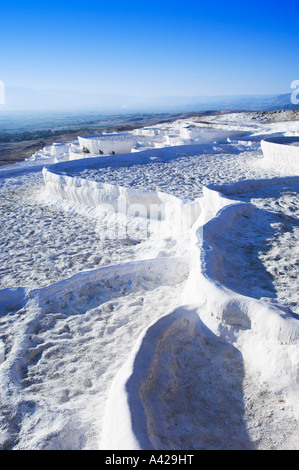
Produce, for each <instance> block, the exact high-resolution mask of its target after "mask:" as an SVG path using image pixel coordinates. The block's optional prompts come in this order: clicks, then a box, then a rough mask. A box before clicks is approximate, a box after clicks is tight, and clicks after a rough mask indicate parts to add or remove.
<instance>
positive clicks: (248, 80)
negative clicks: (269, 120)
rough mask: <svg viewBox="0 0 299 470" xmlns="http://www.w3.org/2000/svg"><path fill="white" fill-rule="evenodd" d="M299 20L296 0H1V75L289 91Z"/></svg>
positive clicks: (295, 70)
mask: <svg viewBox="0 0 299 470" xmlns="http://www.w3.org/2000/svg"><path fill="white" fill-rule="evenodd" d="M298 20H299V2H298V0H296V1H288V0H285V1H283V2H282V1H280V2H279V3H275V2H273V1H263V0H259V1H256V0H251V1H247V2H242V1H240V0H239V1H232V0H227V1H218V0H213V1H209V0H206V1H204V2H202V1H200V0H197V1H189V0H185V1H183V0H181V1H179V2H178V1H163V0H160V1H157V0H151V1H150V2H147V1H146V2H144V1H142V0H140V1H138V2H137V1H130V0H128V1H117V0H116V1H109V0H105V1H101V0H96V1H93V0H85V1H72V2H71V1H67V2H66V1H65V0H60V1H56V0H51V1H48V0H45V1H39V2H37V1H36V2H34V1H22V2H18V1H14V0H3V2H1V6H0V48H1V54H0V80H2V81H3V82H4V83H5V85H6V86H8V85H13V86H22V87H27V88H38V89H47V88H52V89H53V88H54V89H71V90H77V91H83V92H99V93H117V94H126V95H138V96H146V97H148V96H159V95H177V96H192V95H232V94H237V95H238V94H273V93H287V92H290V91H291V90H290V84H291V82H292V81H293V80H296V79H299V60H298V46H299V26H298V25H299V23H298Z"/></svg>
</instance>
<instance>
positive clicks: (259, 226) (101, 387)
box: [0, 113, 299, 450]
mask: <svg viewBox="0 0 299 470" xmlns="http://www.w3.org/2000/svg"><path fill="white" fill-rule="evenodd" d="M298 136H299V124H298V121H281V122H279V121H278V122H274V123H271V122H267V121H265V120H262V119H260V120H259V119H254V113H248V114H247V113H236V114H234V113H232V114H220V115H218V116H215V115H213V116H209V117H207V118H206V121H205V122H201V121H200V119H199V118H192V119H185V120H178V121H175V122H174V123H169V124H168V123H164V124H163V125H155V126H152V127H148V128H143V129H136V130H134V131H130V132H125V133H119V134H117V133H115V134H111V133H110V134H102V135H98V136H97V135H91V136H80V137H79V138H78V141H74V142H69V143H63V144H61V143H59V142H57V143H54V144H53V145H52V146H49V147H45V148H44V149H41V150H40V151H39V152H36V153H35V154H34V155H33V156H32V157H31V158H30V159H28V160H27V161H25V162H22V163H17V164H15V165H11V166H5V167H2V168H1V169H0V214H1V219H2V223H1V233H0V238H1V247H2V248H1V252H0V258H1V262H0V332H1V334H0V384H1V386H0V391H1V400H0V407H1V416H0V446H1V448H2V449H15V450H17V449H38V450H47V449H73V450H75V449H76V450H83V449H105V450H107V449H114V450H120V449H127V450H136V449H157V450H163V449H168V450H175V449H177V450H184V449H188V450H195V449H206V450H208V449H210V450H212V449H222V450H228V449H242V450H244V449H259V450H262V449H265V450H268V449H276V450H286V449H293V450H295V449H296V450H297V449H298V448H299V439H298V419H299V406H298V392H299V389H298V377H299V374H298V365H299V344H298V342H299V323H298V322H299V299H298V287H299V286H298V263H299V261H298V255H299V213H298V189H299V155H298V159H297V158H296V155H297V154H296V155H295V153H294V152H296V151H297V149H298V147H297V146H296V145H287V144H286V145H283V144H280V145H282V150H281V149H280V150H279V152H278V153H277V147H271V145H272V143H273V142H272V141H271V139H269V137H272V138H273V137H275V138H276V137H280V138H282V137H288V138H294V139H295V138H298ZM295 141H296V139H295ZM263 142H266V145H264V144H263ZM261 143H262V145H261ZM273 145H275V143H274V144H273ZM290 148H291V150H289V149H290ZM294 149H295V150H294Z"/></svg>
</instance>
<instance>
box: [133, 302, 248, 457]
mask: <svg viewBox="0 0 299 470" xmlns="http://www.w3.org/2000/svg"><path fill="white" fill-rule="evenodd" d="M243 379H244V369H243V360H242V356H241V353H240V352H239V351H238V350H237V349H236V348H234V347H233V346H232V345H230V344H229V343H227V342H226V341H224V340H223V339H221V338H219V337H217V336H215V335H214V334H213V333H212V332H211V331H210V330H209V329H208V328H207V327H206V326H205V325H204V324H203V323H202V321H201V320H200V318H199V316H198V313H197V312H196V311H194V310H188V309H187V308H183V307H182V308H179V309H177V310H175V311H174V312H173V313H171V314H170V315H167V316H165V317H163V318H162V319H160V320H159V321H158V322H156V323H155V324H154V325H153V326H152V327H150V328H149V330H148V331H147V333H146V336H145V337H144V339H143V341H142V345H141V347H140V349H139V352H138V354H137V356H136V358H135V362H134V367H133V373H132V375H131V377H130V379H129V380H128V382H127V384H126V388H127V393H128V398H129V406H130V412H131V419H132V428H133V432H134V434H135V437H136V439H137V441H138V442H139V445H140V447H141V448H142V449H152V450H153V449H158V450H163V449H164V450H165V449H168V450H175V449H177V450H184V449H189V450H192V449H193V450H195V449H202V450H203V449H206V450H213V449H221V450H226V449H253V448H254V446H253V444H252V442H251V441H250V438H249V436H248V434H247V431H246V427H245V423H244V403H243V390H242V383H243Z"/></svg>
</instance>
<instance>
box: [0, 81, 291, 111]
mask: <svg viewBox="0 0 299 470" xmlns="http://www.w3.org/2000/svg"><path fill="white" fill-rule="evenodd" d="M5 102H6V103H5V105H4V106H2V107H0V109H2V110H4V111H23V110H26V111H30V110H37V111H46V110H49V111H80V110H81V111H83V110H84V111H98V112H110V113H111V112H118V113H128V112H135V111H136V112H153V113H154V112H174V113H175V112H192V111H208V110H236V111H240V110H248V111H261V110H265V111H274V110H280V109H299V105H293V104H292V103H291V94H290V93H286V94H282V95H235V96H185V97H182V96H161V97H155V98H142V97H136V96H124V95H117V94H100V93H98V94H97V93H80V92H77V91H71V90H35V89H28V88H21V87H12V86H7V87H6V89H5Z"/></svg>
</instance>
